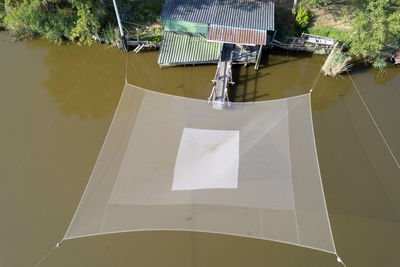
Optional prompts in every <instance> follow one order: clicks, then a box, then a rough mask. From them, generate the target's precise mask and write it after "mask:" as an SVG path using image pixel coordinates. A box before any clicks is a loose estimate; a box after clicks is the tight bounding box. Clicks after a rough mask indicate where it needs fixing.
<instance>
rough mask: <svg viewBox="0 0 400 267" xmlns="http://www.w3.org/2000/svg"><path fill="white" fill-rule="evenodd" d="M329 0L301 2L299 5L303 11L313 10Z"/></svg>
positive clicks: (305, 0) (304, 0)
mask: <svg viewBox="0 0 400 267" xmlns="http://www.w3.org/2000/svg"><path fill="white" fill-rule="evenodd" d="M329 2H330V0H301V1H300V3H299V5H300V6H301V7H303V8H305V9H308V10H310V9H313V8H316V7H320V6H324V5H326V4H328V3H329Z"/></svg>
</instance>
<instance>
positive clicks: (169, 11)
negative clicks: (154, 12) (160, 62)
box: [161, 0, 274, 30]
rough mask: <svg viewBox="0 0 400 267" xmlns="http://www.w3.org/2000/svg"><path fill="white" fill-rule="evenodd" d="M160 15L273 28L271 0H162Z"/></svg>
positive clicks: (229, 24) (219, 23)
mask: <svg viewBox="0 0 400 267" xmlns="http://www.w3.org/2000/svg"><path fill="white" fill-rule="evenodd" d="M161 18H162V19H173V20H183V21H192V22H199V23H208V24H218V25H223V26H231V27H240V28H245V29H258V30H274V1H273V0H165V5H164V8H163V10H162V12H161Z"/></svg>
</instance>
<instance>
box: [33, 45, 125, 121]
mask: <svg viewBox="0 0 400 267" xmlns="http://www.w3.org/2000/svg"><path fill="white" fill-rule="evenodd" d="M35 45H40V44H38V42H33V43H32V46H35ZM65 46H66V45H52V46H48V54H47V55H46V56H45V57H44V64H45V65H46V67H47V69H48V73H49V74H48V75H49V76H48V79H47V80H46V81H45V82H43V84H42V85H43V86H44V87H45V88H46V89H47V91H48V92H49V94H50V96H51V97H52V98H53V99H54V100H55V101H56V103H57V105H58V109H59V110H60V112H61V113H62V114H64V115H66V116H72V115H77V116H78V117H79V118H80V119H81V120H85V119H87V118H88V117H92V118H93V119H100V118H103V117H105V116H107V115H110V114H112V113H113V112H114V110H115V108H116V106H117V104H118V101H119V97H120V95H121V91H122V88H123V85H124V72H125V66H124V61H125V60H124V59H125V56H124V55H123V54H122V53H119V52H117V51H109V50H105V49H104V47H102V46H99V45H94V46H92V47H86V46H82V47H78V46H75V45H68V47H65Z"/></svg>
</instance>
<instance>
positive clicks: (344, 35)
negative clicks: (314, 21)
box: [306, 27, 350, 43]
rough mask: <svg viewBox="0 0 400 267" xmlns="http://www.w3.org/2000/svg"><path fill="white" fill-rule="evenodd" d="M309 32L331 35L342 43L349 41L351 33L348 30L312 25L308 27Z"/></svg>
mask: <svg viewBox="0 0 400 267" xmlns="http://www.w3.org/2000/svg"><path fill="white" fill-rule="evenodd" d="M306 32H307V33H310V34H314V35H319V36H325V37H330V38H333V39H336V40H338V41H340V42H341V43H348V42H349V38H350V34H349V33H348V32H346V31H343V30H339V29H334V28H329V27H323V28H322V27H310V28H307V29H306Z"/></svg>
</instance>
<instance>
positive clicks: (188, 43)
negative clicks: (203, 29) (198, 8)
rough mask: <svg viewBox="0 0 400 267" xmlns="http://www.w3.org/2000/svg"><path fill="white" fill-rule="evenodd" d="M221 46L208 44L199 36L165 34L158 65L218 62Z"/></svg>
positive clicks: (213, 43)
mask: <svg viewBox="0 0 400 267" xmlns="http://www.w3.org/2000/svg"><path fill="white" fill-rule="evenodd" d="M221 45H222V44H221V43H216V42H207V41H206V39H205V38H203V37H199V36H191V35H188V34H176V33H173V32H164V35H163V41H162V44H161V48H160V52H159V56H158V64H161V65H164V64H185V63H186V64H192V63H193V64H195V63H206V62H210V63H211V62H217V61H218V59H219V56H220V52H221Z"/></svg>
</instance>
